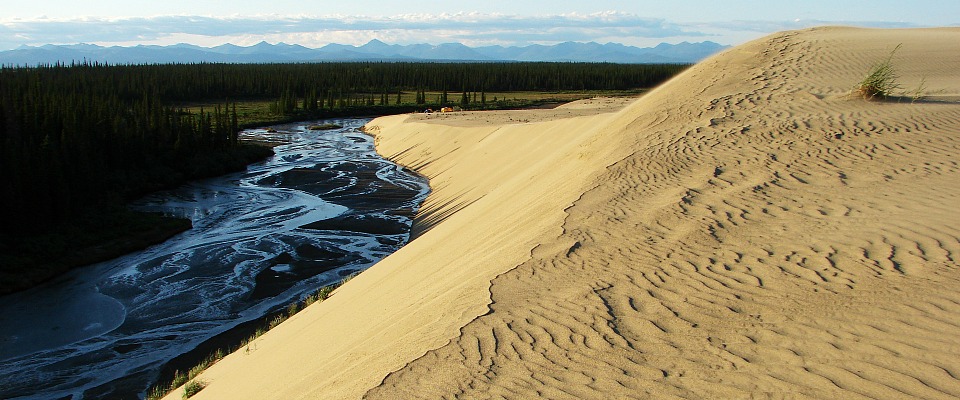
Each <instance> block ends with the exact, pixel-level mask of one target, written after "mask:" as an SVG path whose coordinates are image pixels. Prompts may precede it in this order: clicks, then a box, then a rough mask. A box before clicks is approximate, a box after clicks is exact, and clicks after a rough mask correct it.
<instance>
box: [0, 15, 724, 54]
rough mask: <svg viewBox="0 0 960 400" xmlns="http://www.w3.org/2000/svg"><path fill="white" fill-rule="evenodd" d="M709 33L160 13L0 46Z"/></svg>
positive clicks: (562, 22) (652, 25)
mask: <svg viewBox="0 0 960 400" xmlns="http://www.w3.org/2000/svg"><path fill="white" fill-rule="evenodd" d="M704 35H705V34H704V33H701V32H697V31H691V30H688V29H685V28H684V27H683V26H681V25H678V24H673V23H670V22H668V21H665V20H662V19H652V18H642V17H639V16H637V15H634V14H627V13H621V12H603V13H594V14H576V13H573V14H562V15H546V16H519V15H503V14H483V13H475V12H472V13H454V14H450V13H441V14H400V15H394V16H387V17H367V16H344V15H330V16H279V15H260V16H253V17H250V16H244V17H240V16H233V17H205V16H160V17H149V18H148V17H135V18H94V17H87V18H75V19H33V20H7V21H0V47H7V48H11V47H16V46H18V45H22V44H28V45H41V44H50V43H53V44H72V43H80V42H83V43H99V44H104V43H126V44H133V43H144V44H167V43H169V42H170V41H171V40H173V39H174V38H179V39H183V38H188V39H192V41H191V42H192V43H196V42H205V43H211V42H219V43H225V42H230V41H233V40H242V41H244V42H247V41H250V40H256V39H252V38H255V37H256V38H260V40H267V41H271V39H275V40H277V41H286V42H295V43H299V44H302V45H305V46H308V47H310V46H313V47H317V46H322V45H324V44H327V43H331V42H337V43H344V44H360V43H363V42H366V41H369V40H370V39H373V38H378V39H381V40H384V41H388V42H392V43H399V44H409V43H441V42H449V41H459V42H464V43H466V44H471V45H477V44H490V43H497V44H504V45H514V44H528V43H544V44H552V43H556V42H561V41H568V40H572V41H591V40H597V39H598V38H604V37H616V38H622V39H623V40H621V41H623V42H630V41H631V40H632V41H637V40H641V39H650V38H655V39H657V40H658V42H659V41H663V40H661V39H668V38H674V37H683V38H689V37H698V36H704ZM260 40H256V41H260ZM196 44H201V43H196ZM237 44H240V43H237Z"/></svg>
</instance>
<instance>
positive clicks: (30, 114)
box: [0, 66, 239, 234]
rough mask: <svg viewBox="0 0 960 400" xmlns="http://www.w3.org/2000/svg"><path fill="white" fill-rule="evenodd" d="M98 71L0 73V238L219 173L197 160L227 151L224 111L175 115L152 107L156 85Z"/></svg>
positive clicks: (230, 118)
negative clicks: (135, 85) (131, 84)
mask: <svg viewBox="0 0 960 400" xmlns="http://www.w3.org/2000/svg"><path fill="white" fill-rule="evenodd" d="M81 70H89V71H96V72H95V73H93V74H90V75H87V74H84V73H81V72H80V71H81ZM105 72H109V69H108V68H102V67H101V68H94V67H91V66H83V67H80V68H74V69H71V68H63V67H50V68H36V69H20V70H3V71H0V171H2V175H3V179H2V180H0V188H2V193H3V195H2V196H0V220H2V223H3V226H2V231H0V234H2V233H11V232H14V233H23V232H24V231H26V232H30V231H38V230H44V229H46V228H49V227H51V226H54V225H56V224H58V223H61V222H63V221H66V220H68V219H70V218H71V217H74V216H76V215H78V214H80V213H83V212H86V211H88V210H91V209H95V208H98V207H113V206H117V205H119V204H122V202H123V201H124V200H128V199H129V197H131V196H135V195H139V194H143V193H145V192H146V191H149V190H155V189H158V188H161V187H163V186H167V185H170V184H176V183H178V182H180V181H182V180H183V179H184V178H192V177H197V176H202V175H204V174H205V172H204V171H203V169H205V168H212V169H213V170H215V171H217V170H223V169H225V166H222V165H207V164H206V160H205V159H206V158H207V157H211V158H216V157H223V155H224V154H226V153H232V152H236V148H237V147H238V140H237V133H238V132H239V127H238V126H237V118H236V114H235V112H232V111H233V109H232V108H228V107H227V106H226V105H224V106H218V107H215V108H214V109H212V110H205V111H203V112H202V113H199V114H197V115H194V114H188V113H184V112H182V111H180V110H178V109H175V108H173V107H170V106H166V105H164V104H162V103H161V102H160V100H159V97H158V96H157V95H156V88H157V86H156V85H157V84H158V83H157V82H142V83H144V84H143V85H141V87H140V90H139V91H136V92H135V91H134V90H133V89H132V88H129V89H121V87H122V84H120V82H123V80H122V79H117V80H111V79H104V78H107V77H109V76H110V75H109V74H107V75H104V73H105ZM112 77H114V78H123V74H115V75H113V76H112ZM123 79H126V78H123ZM124 90H127V91H126V92H124ZM218 161H219V160H218Z"/></svg>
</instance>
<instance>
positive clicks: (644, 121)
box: [171, 28, 960, 399]
mask: <svg viewBox="0 0 960 400" xmlns="http://www.w3.org/2000/svg"><path fill="white" fill-rule="evenodd" d="M900 43H902V44H903V45H902V47H901V49H900V50H899V51H898V52H897V53H896V54H895V55H894V57H893V65H894V67H895V68H897V69H898V70H899V71H900V74H901V78H900V81H901V83H902V84H903V86H904V88H905V89H906V90H909V89H911V88H916V87H918V86H919V85H920V82H921V80H923V81H924V82H925V83H926V86H927V87H928V88H929V89H928V90H929V92H930V93H929V94H930V96H929V97H928V98H927V99H926V100H923V101H919V102H914V103H912V102H910V101H909V100H905V101H901V102H896V101H888V102H868V101H864V100H862V99H856V98H851V97H850V96H848V94H849V93H850V91H851V88H852V87H853V85H854V84H855V83H856V82H857V81H859V80H860V79H861V78H862V77H863V75H864V74H865V72H866V71H867V70H869V68H870V66H871V65H872V64H873V63H875V62H877V61H879V60H881V59H883V58H885V57H886V56H887V55H888V54H889V53H890V51H891V50H892V49H893V48H894V47H895V46H896V45H897V44H900ZM958 66H960V29H934V30H866V29H852V28H818V29H811V30H804V31H794V32H785V33H779V34H775V35H771V36H769V37H766V38H763V39H760V40H757V41H754V42H751V43H748V44H746V45H743V46H739V47H736V48H734V49H731V50H728V51H726V52H724V53H722V54H719V55H717V56H714V57H712V58H710V59H708V60H705V61H704V62H702V63H700V64H698V65H697V66H694V67H693V68H691V69H690V70H688V71H687V72H685V73H683V74H681V75H680V76H678V77H677V78H675V79H673V80H671V81H670V82H668V83H667V84H665V85H663V86H661V87H660V88H658V89H656V90H654V91H652V92H651V93H649V94H647V95H645V96H643V97H642V98H640V99H638V100H636V101H634V102H632V103H631V104H629V105H626V106H625V107H622V109H618V106H617V105H616V104H606V105H601V104H600V103H601V102H599V101H598V102H595V103H596V104H598V105H601V107H600V108H598V109H595V110H594V111H592V112H584V111H583V110H585V109H586V107H588V106H587V105H585V104H584V103H580V104H578V105H571V106H569V107H565V108H560V109H556V110H538V111H528V112H525V113H527V114H535V113H539V114H537V115H535V116H533V115H530V116H524V115H526V114H522V113H482V114H480V113H459V114H456V115H450V116H443V118H444V119H443V120H440V119H439V117H433V119H428V117H424V116H395V117H386V118H380V119H377V120H375V121H373V122H372V123H371V124H370V125H369V129H370V131H371V133H373V134H375V135H376V136H377V142H378V149H379V150H380V151H381V152H382V153H383V154H384V155H386V156H388V157H391V158H393V159H395V160H397V161H398V162H400V163H402V164H405V165H408V166H410V167H411V168H414V169H416V170H418V171H420V172H421V173H422V174H424V175H426V176H427V177H429V178H430V181H431V186H432V187H433V188H434V192H433V193H432V194H431V196H430V197H429V198H428V199H427V202H426V203H425V205H424V208H423V210H421V215H420V217H419V221H418V237H417V239H415V240H414V241H413V242H411V243H410V244H409V245H407V246H406V247H404V248H403V249H401V250H400V251H398V252H397V253H395V254H394V255H392V256H390V257H388V258H387V259H385V260H384V261H382V262H381V263H379V264H377V265H376V266H374V267H373V268H371V269H370V270H368V271H367V272H365V273H363V274H362V275H361V276H359V277H358V278H356V279H354V280H353V281H351V282H350V283H349V284H348V285H346V286H344V287H342V288H341V289H340V290H338V292H337V293H336V294H335V295H334V296H333V297H332V298H331V299H330V300H328V301H326V302H324V303H321V304H317V305H314V306H311V307H310V308H308V309H307V310H305V311H303V312H301V313H300V314H298V315H297V316H295V317H294V318H292V319H291V320H289V321H287V322H285V323H284V324H282V325H281V326H280V327H278V328H276V329H275V330H273V331H271V332H269V333H268V334H267V335H265V336H264V337H262V338H261V339H259V340H258V341H257V342H255V344H254V345H253V347H252V348H251V349H250V350H249V351H241V352H238V353H235V354H232V355H230V356H229V357H227V358H226V359H224V360H223V361H221V362H220V363H218V364H217V365H215V366H213V367H212V368H211V369H210V370H208V371H207V372H206V373H205V374H204V375H203V376H202V378H203V379H205V380H207V381H208V382H209V386H208V387H207V388H206V389H204V390H203V391H202V392H200V393H199V394H198V395H197V396H196V397H195V398H197V399H205V398H206V399H217V398H257V399H263V398H276V399H296V398H303V399H307V398H358V397H367V398H378V399H379V398H383V399H399V398H431V399H433V398H557V399H564V398H568V399H577V398H597V399H600V398H603V399H607V398H651V397H652V398H752V397H760V398H764V397H790V398H793V397H800V398H806V397H810V398H904V397H918V398H956V397H960V362H958V361H957V360H960V290H958V289H960V271H958V261H957V257H960V213H958V212H957V205H958V204H960V165H958V162H960V69H958V68H957V67H958ZM173 396H177V397H179V396H180V394H179V392H175V393H174V394H172V395H171V398H174V397H173Z"/></svg>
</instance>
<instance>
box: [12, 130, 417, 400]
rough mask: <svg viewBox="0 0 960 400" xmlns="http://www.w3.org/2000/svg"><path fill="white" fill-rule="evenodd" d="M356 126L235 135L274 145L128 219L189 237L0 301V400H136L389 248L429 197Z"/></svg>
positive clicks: (144, 205)
mask: <svg viewBox="0 0 960 400" xmlns="http://www.w3.org/2000/svg"><path fill="white" fill-rule="evenodd" d="M367 121H368V120H364V119H347V120H336V121H329V122H335V123H338V124H340V125H343V126H344V128H343V129H338V130H332V131H310V130H308V129H306V127H307V126H309V125H311V124H315V123H310V124H306V123H301V124H290V125H283V126H277V127H274V128H275V129H276V130H277V132H276V133H268V132H267V131H265V130H249V131H245V132H244V133H242V137H246V138H255V139H259V140H263V141H272V142H280V143H283V144H282V145H280V146H278V147H276V148H275V151H276V155H275V156H274V157H272V158H271V159H270V160H268V161H266V162H264V163H261V164H257V165H254V166H251V167H249V168H248V170H247V171H246V172H243V173H237V174H233V175H229V176H225V177H221V178H216V179H210V180H205V181H200V182H195V183H192V184H189V185H186V186H184V187H181V188H179V189H177V190H174V191H170V192H164V193H158V194H155V195H152V196H149V197H147V198H144V199H142V200H140V201H139V202H137V203H136V204H135V205H134V207H135V208H137V209H140V210H147V211H160V212H164V213H167V214H173V215H179V216H184V217H187V218H190V219H191V220H193V226H194V228H193V229H191V230H189V231H187V232H184V233H182V234H180V235H178V236H176V237H174V238H172V239H170V240H168V241H167V242H165V243H163V244H160V245H157V246H154V247H151V248H149V249H147V250H145V251H142V252H138V253H135V254H130V255H127V256H124V257H121V258H119V259H116V260H113V261H109V262H105V263H101V264H97V265H94V266H90V267H85V268H81V269H78V270H75V271H73V272H71V273H70V274H68V275H66V276H63V277H61V278H60V279H58V280H57V281H55V282H52V283H50V284H48V285H45V286H43V287H40V288H36V289H33V290H29V291H26V292H22V293H16V294H13V295H9V296H5V297H0V360H2V361H0V398H20V397H22V398H62V397H66V398H69V396H71V395H74V396H80V395H84V393H85V395H84V397H85V398H99V397H103V396H108V397H123V398H133V397H136V396H137V395H138V394H142V392H143V391H145V390H146V386H147V385H148V384H149V383H150V381H151V380H152V379H155V377H156V376H157V374H158V371H159V369H160V367H161V366H162V365H163V364H164V363H165V362H167V361H169V360H171V359H172V358H174V357H176V356H177V355H180V354H183V353H185V352H188V351H190V350H192V349H194V348H195V347H196V346H197V345H198V344H199V343H201V342H203V341H204V340H207V339H209V338H211V337H213V336H216V335H217V334H220V333H222V332H225V331H227V330H229V329H231V328H234V327H236V326H238V325H239V324H242V323H244V322H247V321H252V320H258V319H261V318H262V317H263V316H264V315H266V314H268V313H269V312H271V311H276V310H278V309H280V308H282V307H284V306H285V305H287V304H289V303H290V302H292V301H295V300H298V299H301V298H302V297H303V296H305V295H306V294H309V293H311V292H313V291H315V290H317V289H318V288H319V287H321V286H323V285H326V284H329V283H332V282H335V281H338V280H339V279H340V278H341V277H342V276H344V275H347V274H349V273H352V272H354V271H357V270H361V269H363V268H366V267H368V266H370V265H371V264H373V263H374V262H376V261H377V260H379V259H381V258H383V257H385V256H386V255H388V254H390V253H391V252H393V251H395V250H396V249H397V248H399V247H400V246H401V245H402V244H403V243H405V242H406V240H407V237H408V232H409V226H410V216H411V215H412V214H413V212H414V211H415V209H416V207H417V206H418V205H419V204H420V202H421V201H422V200H423V198H424V197H425V196H426V194H427V192H428V190H429V187H428V186H427V182H426V181H425V180H424V179H422V178H420V177H418V176H414V175H411V174H409V173H407V172H405V171H404V170H402V169H401V168H399V167H398V166H396V165H395V164H392V163H390V162H388V161H385V160H383V159H382V158H380V157H379V156H378V155H376V153H375V152H374V149H373V144H372V140H370V138H369V137H368V136H366V135H364V134H362V133H361V132H359V131H358V130H357V129H358V128H359V127H360V126H362V125H363V124H364V123H366V122H367ZM325 122H326V121H325ZM77 398H79V397H77Z"/></svg>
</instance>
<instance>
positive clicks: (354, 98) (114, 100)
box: [0, 62, 686, 253]
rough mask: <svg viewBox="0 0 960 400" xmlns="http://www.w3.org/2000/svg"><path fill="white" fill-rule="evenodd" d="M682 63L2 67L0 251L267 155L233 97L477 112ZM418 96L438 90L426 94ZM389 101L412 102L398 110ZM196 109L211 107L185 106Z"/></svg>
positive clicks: (316, 109)
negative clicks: (505, 97) (244, 135)
mask: <svg viewBox="0 0 960 400" xmlns="http://www.w3.org/2000/svg"><path fill="white" fill-rule="evenodd" d="M685 67H686V66H684V65H672V64H665V65H649V64H648V65H640V64H637V65H630V64H606V63H373V62H366V63H318V64H171V65H102V64H98V63H90V62H82V63H73V64H69V65H61V64H57V65H44V66H37V67H30V68H9V67H5V68H4V67H0V174H2V177H3V178H2V179H0V188H2V193H3V195H2V196H0V221H2V225H0V238H2V239H3V241H2V242H0V253H4V252H9V251H12V250H10V249H9V248H4V247H7V245H8V244H9V243H13V242H14V240H13V239H15V238H16V237H20V236H23V235H30V234H37V233H42V232H45V231H49V230H51V229H56V228H57V227H58V226H60V225H63V224H66V223H71V221H74V220H76V219H78V218H81V217H83V218H87V219H89V216H90V215H97V214H98V213H101V212H104V210H110V209H116V208H122V207H123V204H124V203H125V202H127V201H129V200H131V199H134V198H136V197H137V196H141V195H143V194H146V193H148V192H150V191H153V190H157V189H161V188H167V187H172V186H174V185H177V184H181V183H183V182H185V181H187V180H190V179H196V178H200V177H206V176H213V175H217V174H222V173H225V172H228V171H230V170H237V169H240V168H242V167H243V166H244V165H246V164H248V163H250V162H252V161H254V160H257V159H261V158H264V157H266V156H268V155H269V154H270V150H269V149H266V148H264V147H260V146H255V145H250V144H244V143H242V141H239V140H238V132H239V131H240V129H242V128H243V126H242V124H241V121H239V120H238V115H237V103H238V102H239V103H242V102H245V101H252V100H259V101H264V100H268V101H270V102H271V106H270V108H271V112H273V113H276V115H277V116H278V117H281V116H282V117H284V118H286V120H291V119H307V118H323V117H328V116H350V115H376V114H391V113H399V112H410V111H413V110H417V109H421V108H425V107H426V106H429V105H432V104H435V105H436V106H442V105H446V103H451V105H458V106H463V107H464V108H475V109H480V108H488V107H495V106H496V105H495V104H493V103H492V102H489V101H488V99H487V98H486V95H485V93H486V92H491V91H497V92H511V91H574V90H627V89H636V88H649V87H653V86H655V85H657V84H659V83H661V82H663V81H665V80H666V79H668V78H670V77H671V76H673V75H675V74H677V73H678V72H680V71H681V70H683V69H684V68H685ZM428 91H430V92H433V93H440V92H442V93H443V94H442V96H437V97H434V96H430V97H429V98H428V96H426V92H428ZM448 92H450V93H452V95H451V96H450V97H449V99H448V97H447V93H448ZM401 93H408V94H409V93H415V94H416V95H415V96H412V97H411V96H407V97H405V100H403V101H401ZM406 99H410V100H406ZM448 100H449V101H448ZM198 103H203V104H208V105H209V106H208V107H207V108H201V109H199V110H197V109H196V108H189V107H188V105H190V104H198ZM188 108H189V109H188ZM278 120H280V119H278ZM85 216H86V217H85Z"/></svg>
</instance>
